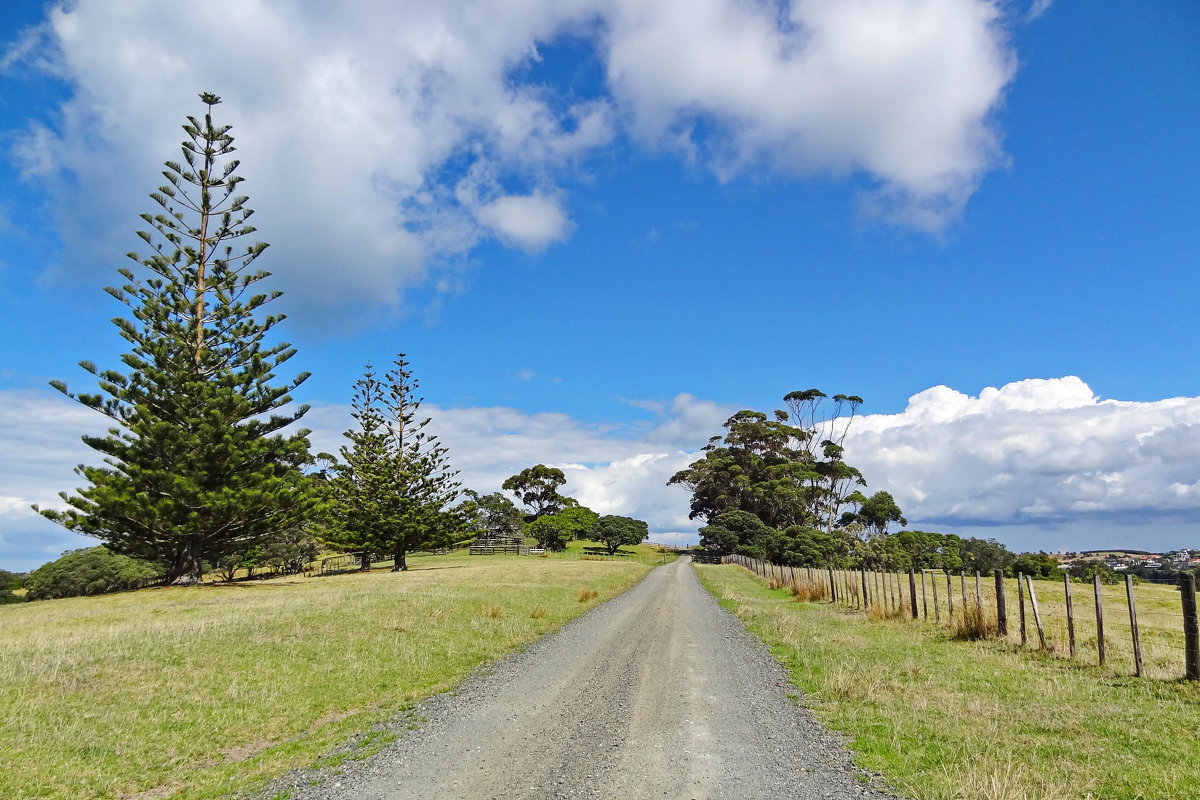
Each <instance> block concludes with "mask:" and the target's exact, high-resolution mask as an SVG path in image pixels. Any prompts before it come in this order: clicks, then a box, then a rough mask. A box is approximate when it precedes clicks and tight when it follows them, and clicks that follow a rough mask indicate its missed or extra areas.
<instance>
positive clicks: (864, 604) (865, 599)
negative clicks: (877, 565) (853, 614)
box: [858, 567, 871, 611]
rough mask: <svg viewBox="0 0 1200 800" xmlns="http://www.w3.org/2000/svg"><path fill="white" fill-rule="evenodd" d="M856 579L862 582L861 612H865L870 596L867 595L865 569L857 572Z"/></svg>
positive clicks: (869, 602)
mask: <svg viewBox="0 0 1200 800" xmlns="http://www.w3.org/2000/svg"><path fill="white" fill-rule="evenodd" d="M858 577H859V578H860V579H861V580H862V593H863V597H862V599H863V602H862V607H863V610H864V611H865V610H866V609H867V607H868V606H870V605H871V596H870V595H869V594H867V570H866V568H865V567H864V568H863V569H860V570H859V571H858Z"/></svg>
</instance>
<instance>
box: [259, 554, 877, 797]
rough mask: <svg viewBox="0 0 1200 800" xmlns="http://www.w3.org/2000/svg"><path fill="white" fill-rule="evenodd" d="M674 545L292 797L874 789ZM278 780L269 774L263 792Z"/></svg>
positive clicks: (814, 793) (803, 793) (778, 793)
mask: <svg viewBox="0 0 1200 800" xmlns="http://www.w3.org/2000/svg"><path fill="white" fill-rule="evenodd" d="M789 691H790V692H794V691H795V690H794V689H793V688H791V687H789V686H788V685H787V683H786V675H785V673H784V671H783V669H782V668H781V667H780V666H779V664H778V663H777V662H775V661H774V660H773V659H772V658H771V657H770V655H769V654H768V653H767V652H766V650H765V648H764V647H763V646H762V644H761V643H760V642H759V641H758V640H757V639H755V638H754V637H752V636H751V635H750V634H748V633H747V632H746V630H745V628H744V627H743V626H742V624H741V623H740V622H739V621H738V620H737V619H736V618H735V617H734V616H733V615H731V614H730V613H729V612H727V611H725V610H724V609H722V608H721V607H720V606H719V605H718V603H717V602H716V600H715V599H713V597H712V596H711V595H709V594H708V593H707V592H706V591H704V589H703V588H702V587H701V586H700V584H699V582H698V581H697V580H696V577H695V574H694V573H693V571H692V568H691V566H690V559H687V558H681V559H679V560H677V561H675V562H674V563H672V564H669V565H667V566H663V567H659V568H658V569H656V570H654V571H653V572H652V573H651V574H650V575H649V576H647V577H646V579H645V580H643V581H642V582H641V583H639V584H638V585H637V586H635V587H634V588H633V589H631V590H629V591H628V592H626V593H625V594H623V595H621V596H620V597H617V598H615V599H614V600H612V601H610V602H608V603H606V604H604V605H602V606H600V607H598V608H596V609H594V610H592V611H591V612H590V613H588V614H586V615H584V616H583V617H580V618H579V619H577V620H575V621H573V622H571V623H569V624H568V625H567V626H565V627H564V628H563V629H562V630H561V631H559V632H558V633H556V634H552V635H550V636H547V637H545V638H544V639H542V640H540V641H538V642H537V643H535V644H534V645H532V646H530V647H529V648H528V649H526V650H525V651H523V652H520V653H517V654H514V655H512V656H509V657H507V658H505V659H502V660H501V661H499V662H496V663H495V664H493V665H491V667H490V668H489V669H488V670H487V671H486V672H482V673H479V674H477V675H475V676H474V677H472V678H470V679H469V680H468V681H466V682H465V683H464V684H463V685H462V686H461V687H459V689H458V690H457V691H456V692H454V693H452V694H445V695H440V696H438V697H434V698H431V699H430V700H428V701H426V702H425V703H423V704H422V706H420V707H419V708H418V714H419V715H420V717H421V718H423V719H424V722H423V723H422V724H421V725H420V726H419V727H418V728H417V729H416V730H413V731H407V732H406V733H405V735H403V736H401V738H400V739H399V740H398V741H396V742H394V743H392V744H391V745H389V746H388V747H387V748H386V749H385V750H384V751H382V752H381V753H379V754H378V755H375V756H372V757H371V758H369V759H367V760H365V761H362V762H347V763H348V766H346V767H345V768H344V771H343V772H342V773H341V774H340V775H331V776H329V777H326V778H325V779H324V780H322V781H321V782H320V783H319V784H318V785H315V786H313V785H305V784H306V781H307V778H311V774H310V775H308V776H304V775H297V776H293V777H292V779H291V786H292V787H294V789H293V793H292V795H291V798H292V800H401V799H402V798H438V799H439V800H477V799H478V800H483V799H484V798H486V799H488V800H491V799H492V798H630V799H638V798H697V799H700V798H719V799H720V800H751V799H753V798H764V799H765V798H770V800H784V799H785V798H802V799H804V800H807V799H808V798H829V799H831V800H844V799H847V798H864V797H867V798H880V799H882V798H885V797H887V795H884V794H882V793H880V792H878V791H876V790H874V789H871V788H869V787H868V786H866V785H865V784H864V783H863V781H862V779H861V774H860V773H858V772H857V771H856V770H855V769H854V768H853V767H852V766H851V764H850V761H849V757H848V755H847V753H846V751H845V750H844V749H843V748H842V747H841V746H840V745H839V744H838V743H837V741H836V740H835V739H833V738H832V737H831V736H830V735H829V734H828V733H826V732H825V731H824V730H823V729H822V728H821V726H820V725H819V724H818V723H817V722H815V721H814V720H813V718H812V717H811V716H810V715H809V714H808V712H807V711H805V710H804V709H803V708H801V707H799V706H798V705H797V704H796V703H795V702H794V701H793V700H791V699H789V698H788V693H789ZM277 789H278V785H277V786H276V787H275V790H277Z"/></svg>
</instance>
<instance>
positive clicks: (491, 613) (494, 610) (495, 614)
mask: <svg viewBox="0 0 1200 800" xmlns="http://www.w3.org/2000/svg"><path fill="white" fill-rule="evenodd" d="M487 615H488V617H490V618H491V619H503V618H504V608H503V607H501V606H492V607H491V608H489V609H488V610H487ZM530 617H531V618H532V615H530Z"/></svg>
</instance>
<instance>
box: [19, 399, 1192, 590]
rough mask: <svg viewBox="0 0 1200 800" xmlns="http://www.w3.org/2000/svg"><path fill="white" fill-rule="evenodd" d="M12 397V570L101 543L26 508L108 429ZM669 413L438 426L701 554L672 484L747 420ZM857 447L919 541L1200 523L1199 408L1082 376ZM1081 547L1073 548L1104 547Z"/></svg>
mask: <svg viewBox="0 0 1200 800" xmlns="http://www.w3.org/2000/svg"><path fill="white" fill-rule="evenodd" d="M0 395H2V397H0V423H2V424H0V449H3V451H4V452H6V453H9V454H11V455H10V457H9V458H8V459H7V461H6V463H5V464H4V465H3V467H2V469H3V470H4V472H3V474H0V486H4V487H6V488H5V490H4V492H5V494H6V495H7V496H4V497H0V566H8V568H14V567H16V568H22V567H25V566H36V564H39V563H41V562H42V561H45V560H48V559H49V558H53V557H54V556H56V555H58V553H59V552H61V551H62V550H64V549H66V548H68V547H77V546H84V545H86V544H88V542H89V541H90V540H82V539H81V538H80V537H76V536H74V535H72V534H68V533H66V532H65V531H61V530H60V529H58V528H57V527H56V526H54V525H53V524H52V523H49V522H45V521H42V520H39V519H37V518H35V516H34V515H33V513H32V512H31V511H29V503H31V502H43V503H44V502H51V501H53V500H54V499H55V494H56V492H57V491H58V490H59V489H62V488H64V487H69V486H74V485H75V483H76V481H75V479H74V476H73V475H72V474H71V468H72V466H73V465H74V464H75V463H77V462H79V461H81V460H87V461H94V460H95V454H94V453H91V452H90V451H88V450H87V449H86V448H85V447H83V445H82V444H79V443H78V438H77V437H78V434H79V433H80V432H83V431H86V430H94V429H96V428H100V427H102V425H101V422H100V421H99V420H98V418H97V415H95V414H93V413H92V412H89V411H88V410H87V409H84V408H81V407H79V406H77V405H75V404H73V403H71V402H70V401H68V400H66V399H64V398H61V397H58V396H56V395H54V394H53V393H52V392H50V391H49V390H47V391H44V392H34V391H25V390H21V391H7V392H0ZM644 405H645V406H647V407H650V406H653V405H654V404H650V403H645V404H644ZM657 408H658V411H657V415H656V418H655V419H654V420H650V421H646V422H644V423H642V424H640V425H636V426H632V427H630V426H628V425H616V424H611V425H605V424H590V423H584V422H580V421H579V420H575V419H573V418H571V417H570V416H568V415H566V414H558V413H540V414H527V413H523V412H520V411H517V410H514V409H511V408H449V409H440V408H437V407H433V406H430V407H428V411H429V413H430V415H431V416H432V417H433V419H434V422H433V424H432V426H431V427H432V428H434V429H436V432H437V433H438V434H439V436H440V437H441V438H442V440H443V442H444V443H445V444H446V445H447V446H448V447H449V449H450V456H451V460H452V463H453V464H454V465H455V467H456V468H458V469H460V470H461V472H462V474H461V478H462V480H463V482H464V484H465V485H466V486H469V487H471V488H474V489H477V490H479V491H483V492H489V491H498V490H499V487H500V483H501V482H502V481H503V480H504V478H506V477H508V476H509V475H511V474H513V473H515V472H517V471H519V470H520V469H522V468H524V467H526V466H529V465H531V464H536V463H548V464H554V465H555V466H558V467H560V468H562V469H564V471H565V472H566V473H567V476H568V484H567V487H566V491H567V493H569V494H571V495H572V496H574V497H577V498H578V499H579V500H580V501H581V502H583V503H584V504H585V505H588V506H590V507H591V508H594V509H595V510H597V511H600V512H601V513H619V514H624V515H630V516H635V517H639V518H642V519H646V520H647V521H648V522H649V523H650V526H651V530H652V531H654V532H655V534H656V537H657V538H660V539H662V540H665V541H675V542H684V541H695V539H696V535H695V529H696V526H697V524H698V523H697V522H695V521H690V520H688V517H687V515H688V497H687V494H686V492H685V491H684V490H682V489H679V488H678V487H668V486H666V481H667V479H668V478H669V477H670V476H671V475H672V474H674V473H675V472H676V471H677V470H679V469H682V468H683V467H685V466H686V465H687V464H688V463H690V462H691V461H692V460H694V459H695V458H697V457H698V455H699V448H700V446H702V445H703V444H704V443H705V442H706V441H707V439H708V437H709V436H711V435H713V434H715V433H718V432H719V431H720V426H721V423H722V422H724V420H725V419H726V418H727V417H728V416H729V415H730V414H731V413H733V412H734V411H736V410H737V409H736V408H735V407H732V406H725V405H721V404H718V403H713V402H711V401H707V400H703V399H699V398H696V397H692V396H690V395H679V396H678V397H676V398H674V400H672V401H671V402H670V403H669V404H665V405H663V406H658V407H657ZM305 424H306V425H307V426H308V427H310V428H312V429H313V431H314V434H313V437H312V439H313V446H314V449H316V450H325V451H329V452H334V451H336V450H337V448H338V447H339V446H340V444H341V441H340V440H341V432H342V431H343V430H344V429H345V428H346V427H348V426H349V417H348V409H346V408H345V407H343V406H324V407H319V408H315V409H313V411H312V412H310V414H309V415H308V416H307V417H306V418H305ZM846 444H847V460H848V461H849V463H851V464H854V465H855V466H857V467H859V468H860V469H861V470H862V471H863V473H864V475H865V476H866V479H867V481H868V483H869V488H870V489H871V490H881V489H886V490H888V491H890V492H892V494H893V495H894V496H895V497H896V499H897V501H898V502H899V503H900V505H901V507H902V508H903V509H904V510H905V512H906V515H907V517H908V519H909V520H910V527H916V526H926V527H935V528H937V529H948V530H953V529H954V527H955V526H956V525H962V526H988V525H1012V524H1017V525H1024V526H1029V528H1030V530H1037V526H1038V525H1039V524H1042V523H1053V524H1057V523H1071V522H1077V523H1090V522H1094V521H1105V522H1111V521H1113V520H1122V519H1137V521H1138V522H1137V524H1138V525H1139V526H1141V527H1143V528H1144V527H1150V528H1153V527H1154V526H1155V525H1156V524H1159V523H1165V522H1171V521H1174V522H1178V521H1180V520H1184V521H1187V520H1192V519H1195V518H1196V515H1197V512H1200V397H1176V398H1170V399H1164V400H1158V401H1153V402H1127V401H1119V400H1100V399H1098V398H1097V397H1096V396H1095V395H1094V393H1093V392H1092V390H1091V389H1090V388H1089V387H1088V386H1087V384H1086V383H1084V382H1083V381H1082V380H1080V379H1079V378H1077V377H1071V376H1068V377H1063V378H1055V379H1048V380H1043V379H1031V380H1024V381H1017V382H1015V383H1010V384H1007V385H1005V386H1002V387H1000V388H988V389H985V390H983V391H982V392H980V394H979V396H977V397H971V396H968V395H966V394H963V393H961V392H957V391H955V390H953V389H950V388H948V387H945V386H936V387H933V388H931V389H927V390H925V391H923V392H919V393H918V394H916V395H914V396H913V397H912V398H911V399H910V401H909V403H908V406H907V408H906V409H905V410H904V411H902V412H900V413H897V414H877V415H867V416H864V417H861V418H859V419H857V420H856V421H855V423H854V425H853V426H852V428H851V433H850V436H849V437H848V438H847V442H846ZM1075 536H1076V541H1073V542H1072V541H1067V542H1066V543H1067V544H1069V545H1070V546H1073V547H1078V548H1087V547H1088V546H1089V545H1092V544H1100V543H1093V542H1089V541H1086V540H1085V539H1084V538H1080V537H1084V536H1086V533H1079V534H1075ZM1060 543H1062V541H1061V539H1060V540H1056V541H1055V542H1054V544H1053V545H1045V544H1042V545H1039V544H1038V543H1037V542H1034V541H1031V542H1028V543H1023V544H1021V545H1019V546H1021V547H1023V548H1025V549H1029V548H1036V547H1038V546H1053V547H1057V546H1059V544H1060ZM1182 544H1183V543H1178V544H1176V545H1175V546H1180V545H1182ZM1192 544H1194V542H1192ZM13 562H15V563H13ZM10 563H11V564H12V566H9V564H10Z"/></svg>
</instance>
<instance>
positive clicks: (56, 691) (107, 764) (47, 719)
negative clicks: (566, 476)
mask: <svg viewBox="0 0 1200 800" xmlns="http://www.w3.org/2000/svg"><path fill="white" fill-rule="evenodd" d="M414 565H415V566H416V567H417V568H416V569H414V570H412V571H410V572H408V573H373V574H368V575H345V576H337V577H329V578H310V579H305V578H294V579H284V580H277V581H266V582H262V583H253V584H235V585H228V586H208V587H200V588H187V589H150V590H143V591H140V592H133V593H126V594H120V595H110V596H106V597H98V598H74V599H70V600H58V601H48V602H43V603H31V604H27V605H25V604H22V605H13V606H5V607H3V608H0V652H3V653H4V660H5V668H4V669H3V670H0V708H3V709H4V713H3V715H2V717H0V742H2V743H3V745H0V748H2V750H3V753H2V756H3V757H0V798H4V800H34V798H38V800H42V799H43V798H45V799H47V800H89V799H90V798H97V799H100V798H124V799H125V800H132V799H133V798H138V800H149V798H152V797H154V798H166V797H172V798H188V800H197V799H198V798H215V797H222V796H226V795H227V794H228V793H229V792H232V791H233V790H235V789H241V788H244V787H246V786H253V785H256V784H257V783H261V782H262V781H265V780H267V779H269V778H271V777H274V776H276V775H278V774H280V773H282V772H283V771H285V770H286V769H288V768H291V767H295V766H298V765H303V764H306V763H311V762H312V761H313V760H314V759H315V758H316V757H317V756H318V755H319V754H320V753H321V752H322V751H323V750H325V749H327V748H329V747H331V746H333V745H336V744H338V743H341V742H343V741H345V740H346V739H347V738H348V737H349V736H351V735H352V734H354V733H357V732H360V731H363V730H365V729H367V728H368V727H369V726H370V725H371V724H373V723H375V722H378V721H380V720H383V719H386V718H388V717H390V716H392V715H394V714H395V713H397V712H398V711H399V710H400V709H401V708H403V707H404V706H406V705H408V704H411V703H412V702H414V701H415V700H417V699H419V698H421V697H424V696H427V695H429V694H432V693H434V692H436V691H439V690H441V689H445V688H447V687H450V686H452V685H454V684H455V683H457V682H458V681H459V680H460V679H461V678H462V677H463V676H465V675H466V673H467V672H469V671H470V670H471V669H472V668H474V667H475V666H477V665H479V664H481V663H483V662H485V661H487V660H490V659H492V658H495V657H497V656H499V655H501V654H503V653H505V652H507V651H510V650H512V649H514V648H516V647H519V646H521V645H523V644H526V643H528V642H529V641H532V640H533V639H535V638H537V637H538V636H540V635H542V634H544V633H546V632H548V631H550V630H552V629H554V628H556V627H558V626H559V625H561V624H562V623H563V622H564V621H566V620H568V619H570V618H572V617H575V616H578V615H579V614H581V613H583V612H584V611H586V610H587V609H588V608H590V607H592V606H594V605H595V604H596V603H597V602H600V601H601V600H604V599H607V598H609V597H612V596H613V595H615V594H617V593H619V592H621V591H622V590H624V589H625V588H627V587H628V586H630V585H631V584H632V583H634V582H635V581H636V580H637V579H638V578H640V577H641V576H642V575H644V574H645V573H646V572H647V571H648V567H647V566H645V565H642V564H637V563H628V562H582V561H543V560H535V559H522V558H518V557H503V556H494V557H488V558H481V557H475V558H468V557H441V558H418V559H414ZM580 583H586V585H587V586H589V587H592V588H591V590H590V591H591V592H592V596H591V597H590V598H589V599H587V600H583V599H581V598H579V597H578V591H577V590H578V587H579V585H580Z"/></svg>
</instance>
